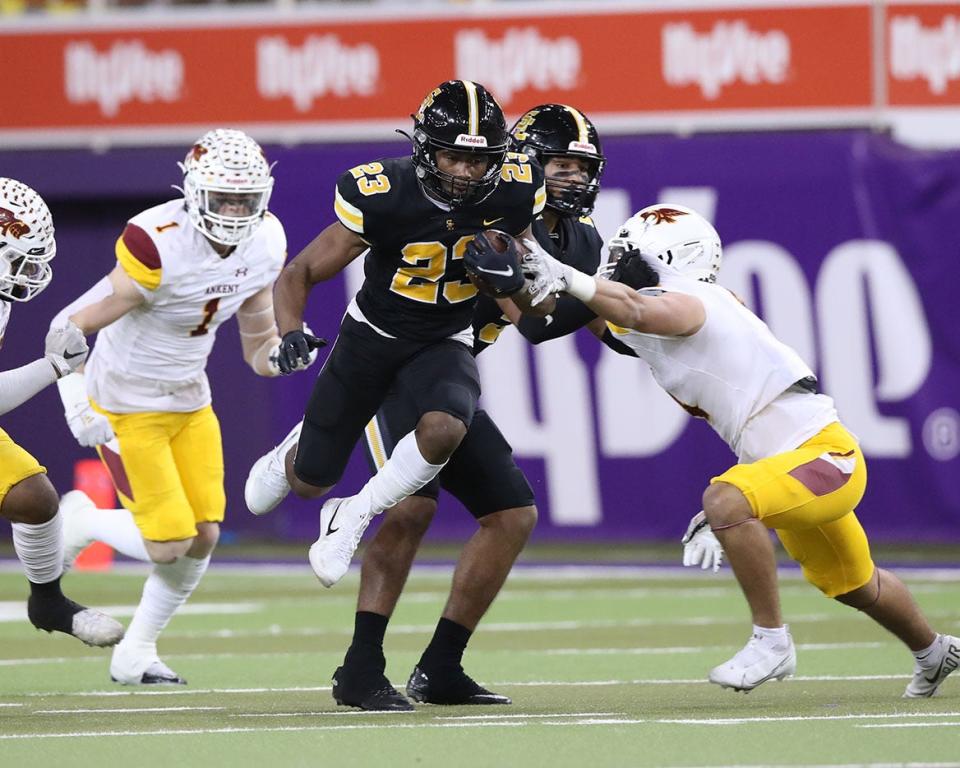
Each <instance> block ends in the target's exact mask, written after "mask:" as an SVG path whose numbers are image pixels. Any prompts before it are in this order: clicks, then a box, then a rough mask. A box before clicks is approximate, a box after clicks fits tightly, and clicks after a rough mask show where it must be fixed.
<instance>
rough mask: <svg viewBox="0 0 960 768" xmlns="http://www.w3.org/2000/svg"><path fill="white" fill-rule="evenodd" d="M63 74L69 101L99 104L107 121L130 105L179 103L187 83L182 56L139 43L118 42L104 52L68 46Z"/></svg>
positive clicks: (90, 46) (82, 45)
mask: <svg viewBox="0 0 960 768" xmlns="http://www.w3.org/2000/svg"><path fill="white" fill-rule="evenodd" d="M64 71H65V76H66V84H65V85H66V88H65V90H66V93H67V100H68V101H70V102H72V103H73V104H86V103H88V102H93V103H95V104H98V105H99V107H100V111H101V112H102V113H103V114H104V115H105V116H107V117H114V116H115V115H116V114H117V112H119V110H120V107H121V106H122V105H124V104H126V103H128V102H131V101H142V102H144V103H147V104H150V103H152V102H155V101H165V102H172V101H177V100H178V99H179V98H180V96H181V93H182V89H183V82H184V65H183V58H182V57H181V56H180V54H179V52H177V51H174V50H169V49H167V50H162V51H151V50H149V49H148V48H147V47H146V46H145V45H144V44H143V43H141V42H140V41H139V40H130V41H121V40H118V41H117V42H115V43H114V44H113V45H111V46H110V48H109V49H107V50H106V51H102V52H101V51H98V50H97V49H96V47H95V46H94V45H93V44H92V43H87V42H76V43H68V44H67V46H66V48H65V49H64Z"/></svg>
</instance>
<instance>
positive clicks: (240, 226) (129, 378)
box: [54, 129, 286, 684]
mask: <svg viewBox="0 0 960 768" xmlns="http://www.w3.org/2000/svg"><path fill="white" fill-rule="evenodd" d="M181 168H182V170H183V197H182V198H178V199H175V200H171V201H169V202H166V203H162V204H161V205H158V206H156V207H154V208H150V209H148V210H146V211H143V212H142V213H139V214H137V215H136V216H134V217H133V218H132V219H131V220H130V221H129V222H128V223H127V225H126V227H125V229H124V230H123V233H122V235H121V236H120V238H119V239H118V240H117V244H116V255H117V264H116V266H115V267H114V268H113V270H112V271H111V272H110V273H109V275H107V276H106V277H105V278H103V279H102V280H100V281H99V282H98V283H97V284H96V285H94V286H93V288H91V289H90V290H89V291H87V292H86V293H85V294H84V295H83V296H81V297H80V298H79V299H77V300H76V301H75V302H74V303H73V304H71V305H70V306H68V307H66V308H65V309H64V310H63V311H62V312H61V313H60V315H59V316H58V319H57V320H55V321H54V324H55V325H56V324H57V323H59V322H62V321H63V320H64V319H66V318H69V319H70V321H71V322H73V323H75V324H76V325H77V326H78V327H79V328H80V329H81V330H82V331H83V333H84V334H91V333H96V332H99V333H98V334H97V340H96V346H95V347H94V349H93V351H92V352H91V353H90V359H89V360H88V361H87V363H86V367H85V370H84V372H83V373H82V374H76V375H73V376H68V377H66V378H65V379H63V380H61V382H60V394H61V398H62V400H63V404H64V409H65V415H66V418H67V423H68V425H69V427H70V430H71V432H72V433H73V435H74V437H76V439H77V441H78V442H79V443H80V444H81V445H84V446H96V447H97V450H98V452H99V454H100V457H101V459H102V460H103V462H104V464H105V465H106V466H107V468H108V469H109V471H110V474H111V476H112V478H113V481H114V484H115V486H116V488H117V491H118V493H119V496H120V500H121V502H122V504H123V507H124V509H121V510H97V509H95V508H94V506H93V504H92V502H90V500H89V499H88V498H87V497H86V496H84V495H83V494H81V493H80V492H79V491H74V492H72V493H69V494H67V495H66V496H65V497H64V499H63V501H62V502H61V510H62V511H63V512H64V515H65V521H66V530H65V537H66V552H65V561H66V562H67V563H68V564H69V563H71V562H72V560H73V558H75V557H76V555H77V553H78V552H79V551H80V550H81V549H82V548H83V547H84V546H86V545H87V544H89V543H91V542H92V541H104V542H106V543H107V544H109V545H110V546H112V547H113V548H114V549H116V550H117V551H119V552H121V553H123V554H125V555H128V556H130V557H133V558H137V559H140V560H144V561H148V562H149V561H152V562H153V563H154V567H153V571H152V572H151V574H150V576H149V578H148V579H147V582H146V584H145V586H144V589H143V596H142V599H141V601H140V604H139V606H138V608H137V610H136V613H135V614H134V616H133V619H132V620H131V622H130V626H129V627H128V630H127V635H126V638H125V640H124V642H122V643H120V644H119V645H118V646H117V647H116V648H115V649H114V653H113V659H112V661H111V664H110V675H111V677H112V678H113V679H114V680H115V681H117V682H120V683H124V684H153V683H179V684H182V683H184V682H185V681H184V680H183V679H182V678H181V677H180V676H179V675H178V674H177V673H176V672H174V671H173V670H171V669H170V668H169V667H168V666H167V665H166V664H164V663H163V662H162V661H161V660H160V658H159V656H158V655H157V645H156V644H157V638H158V637H159V635H160V633H161V631H162V630H163V628H164V627H165V626H166V625H167V623H168V622H169V620H170V619H171V617H172V616H173V614H174V612H175V611H176V610H177V608H178V607H179V606H180V605H182V604H183V603H184V602H185V601H186V600H187V599H188V598H189V596H190V594H191V593H192V592H193V590H194V589H195V588H196V587H197V585H198V583H199V582H200V579H201V577H202V576H203V574H204V572H205V571H206V569H207V565H208V563H209V561H210V553H211V552H212V551H213V548H214V546H215V545H216V543H217V539H218V537H219V532H220V522H221V521H222V520H223V515H224V507H225V497H224V489H223V471H224V470H223V447H222V444H221V438H220V425H219V423H218V421H217V417H216V415H215V414H214V412H213V410H212V408H211V405H210V403H211V398H210V387H209V384H208V381H207V376H206V373H205V368H206V364H207V358H208V356H209V354H210V351H211V349H212V347H213V342H214V337H215V335H216V332H217V329H218V328H219V326H220V325H221V324H222V323H223V322H224V321H226V320H227V319H229V318H230V317H232V316H233V315H237V320H238V322H239V327H240V335H241V340H242V343H243V355H244V359H245V360H246V361H247V363H249V365H250V367H251V368H252V369H253V370H254V372H255V373H257V374H259V375H261V376H276V375H278V373H279V369H278V368H277V365H276V362H275V360H276V354H275V353H276V349H277V347H278V346H279V343H280V338H279V336H278V334H277V328H276V324H275V322H274V318H273V298H272V291H273V282H274V280H275V279H276V277H277V275H278V274H279V273H280V270H281V268H282V267H283V262H284V259H285V256H286V236H285V234H284V231H283V227H282V226H281V224H280V222H279V220H277V219H276V218H275V217H274V216H273V215H272V214H270V213H269V212H268V211H267V204H268V201H269V199H270V193H271V190H272V188H273V177H272V176H271V169H270V165H269V164H268V163H267V160H266V158H265V157H264V154H263V151H262V150H261V148H260V146H259V145H258V144H257V143H256V142H255V141H254V140H253V139H251V138H250V137H249V136H247V135H246V134H244V133H242V132H241V131H235V130H219V129H218V130H213V131H210V132H208V133H206V134H204V135H203V136H202V137H201V138H200V139H199V140H198V141H197V143H196V144H194V145H193V147H191V149H190V151H189V152H188V153H187V156H186V159H185V160H184V162H183V163H182V164H181Z"/></svg>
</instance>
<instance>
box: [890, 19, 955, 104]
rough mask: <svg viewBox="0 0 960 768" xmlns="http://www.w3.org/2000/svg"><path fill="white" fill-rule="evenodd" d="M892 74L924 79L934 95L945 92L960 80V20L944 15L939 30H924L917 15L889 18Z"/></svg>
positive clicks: (912, 78)
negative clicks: (949, 86) (950, 85)
mask: <svg viewBox="0 0 960 768" xmlns="http://www.w3.org/2000/svg"><path fill="white" fill-rule="evenodd" d="M890 75H891V77H893V79H894V80H915V79H918V78H923V79H924V80H926V81H927V85H928V86H929V87H930V91H931V92H932V93H935V94H937V95H941V94H943V93H945V92H946V90H947V85H948V83H949V82H950V81H951V80H957V79H960V18H958V17H956V16H944V17H943V19H942V20H941V21H940V26H939V27H925V26H923V24H922V23H921V22H920V19H918V18H917V17H916V16H894V17H893V18H892V19H890Z"/></svg>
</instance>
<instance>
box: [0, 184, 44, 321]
mask: <svg viewBox="0 0 960 768" xmlns="http://www.w3.org/2000/svg"><path fill="white" fill-rule="evenodd" d="M56 254H57V244H56V241H55V240H54V237H53V217H52V216H51V215H50V209H49V208H47V204H46V203H45V202H44V201H43V198H41V197H40V195H39V194H37V192H35V191H34V190H33V189H31V188H30V187H28V186H27V185H26V184H22V183H20V182H19V181H14V180H13V179H7V178H0V300H4V301H18V302H23V301H30V299H32V298H33V297H34V296H36V295H37V294H38V293H40V292H41V291H42V290H43V289H44V288H46V287H47V286H48V285H49V284H50V280H51V279H52V278H53V269H52V268H51V266H50V261H51V260H52V259H53V257H54V256H56Z"/></svg>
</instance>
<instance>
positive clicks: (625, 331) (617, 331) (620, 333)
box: [607, 320, 630, 336]
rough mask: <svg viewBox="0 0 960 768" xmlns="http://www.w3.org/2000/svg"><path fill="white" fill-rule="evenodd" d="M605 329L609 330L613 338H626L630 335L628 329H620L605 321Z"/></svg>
mask: <svg viewBox="0 0 960 768" xmlns="http://www.w3.org/2000/svg"><path fill="white" fill-rule="evenodd" d="M607 328H609V329H610V333H612V334H614V335H615V336H626V335H627V334H628V333H630V329H629V328H621V327H620V326H619V325H614V324H613V323H611V322H610V321H609V320H607Z"/></svg>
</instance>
